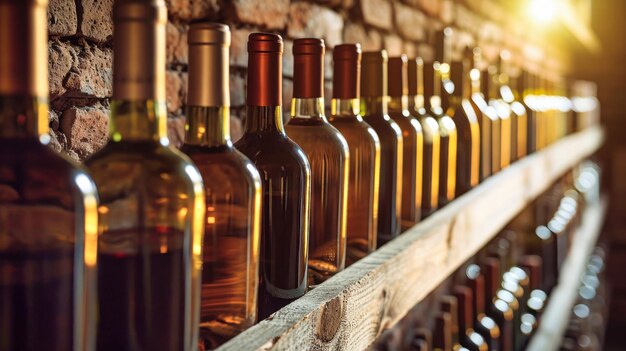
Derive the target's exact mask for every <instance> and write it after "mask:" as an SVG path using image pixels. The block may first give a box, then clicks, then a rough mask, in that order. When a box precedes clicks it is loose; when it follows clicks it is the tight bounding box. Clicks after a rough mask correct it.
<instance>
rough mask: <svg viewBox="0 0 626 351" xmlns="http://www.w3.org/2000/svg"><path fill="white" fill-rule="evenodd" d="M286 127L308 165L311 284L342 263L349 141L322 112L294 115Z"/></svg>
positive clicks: (332, 271) (344, 251) (325, 276)
mask: <svg viewBox="0 0 626 351" xmlns="http://www.w3.org/2000/svg"><path fill="white" fill-rule="evenodd" d="M304 102H305V101H302V103H304ZM285 130H286V132H287V135H288V136H289V137H290V138H291V139H292V140H293V141H294V142H295V143H296V144H298V146H300V147H301V148H302V150H303V151H304V153H305V154H306V157H307V159H308V161H309V165H310V167H311V209H310V221H309V223H310V229H309V259H308V262H309V277H308V284H309V286H311V287H312V286H316V285H318V284H320V283H322V282H323V281H325V280H326V279H328V278H329V277H331V276H332V275H334V274H335V273H337V272H339V271H341V270H342V269H343V268H344V267H345V261H346V215H347V212H346V207H347V191H348V176H349V167H350V159H349V154H348V145H347V142H346V141H345V139H344V138H343V136H342V135H341V133H340V132H339V131H338V130H337V129H335V128H334V127H333V126H332V125H330V124H329V123H328V121H326V118H325V117H323V116H320V117H311V118H301V117H298V116H295V117H293V118H292V119H291V120H289V122H288V123H287V125H286V126H285Z"/></svg>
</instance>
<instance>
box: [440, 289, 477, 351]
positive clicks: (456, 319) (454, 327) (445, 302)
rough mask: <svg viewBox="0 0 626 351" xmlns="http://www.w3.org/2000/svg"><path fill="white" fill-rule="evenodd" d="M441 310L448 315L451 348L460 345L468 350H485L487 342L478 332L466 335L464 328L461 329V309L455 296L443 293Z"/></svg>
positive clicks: (457, 348) (459, 346) (454, 348)
mask: <svg viewBox="0 0 626 351" xmlns="http://www.w3.org/2000/svg"><path fill="white" fill-rule="evenodd" d="M441 311H442V312H445V313H448V314H449V315H450V334H451V336H452V349H453V350H459V349H460V348H461V347H464V348H466V349H467V350H469V351H487V344H486V343H485V340H484V339H483V337H482V336H480V335H479V334H469V335H467V334H466V333H465V332H466V330H465V329H461V319H462V318H463V317H464V316H462V313H461V311H460V310H459V304H458V300H457V298H456V296H454V295H444V296H442V297H441Z"/></svg>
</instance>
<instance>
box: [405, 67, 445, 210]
mask: <svg viewBox="0 0 626 351" xmlns="http://www.w3.org/2000/svg"><path fill="white" fill-rule="evenodd" d="M408 76H409V79H408V81H409V89H408V93H409V99H410V100H412V101H413V113H414V115H415V116H417V119H418V121H419V122H420V125H421V126H422V134H423V136H424V152H423V162H422V201H421V204H422V208H421V218H422V219H423V218H426V217H428V216H429V215H430V214H431V213H432V212H433V211H435V210H436V209H437V205H438V202H439V162H440V152H441V138H440V135H439V124H437V121H436V120H435V119H434V118H433V117H431V116H430V115H429V112H428V111H427V110H426V106H425V104H424V61H423V60H422V59H421V58H420V57H418V58H416V59H414V60H409V64H408Z"/></svg>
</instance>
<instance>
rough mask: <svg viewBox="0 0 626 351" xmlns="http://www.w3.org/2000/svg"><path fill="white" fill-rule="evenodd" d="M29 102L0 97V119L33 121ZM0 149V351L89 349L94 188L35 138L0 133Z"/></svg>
mask: <svg viewBox="0 0 626 351" xmlns="http://www.w3.org/2000/svg"><path fill="white" fill-rule="evenodd" d="M20 100H21V101H22V102H23V103H25V104H20V102H18V101H20ZM29 100H30V99H23V98H22V97H17V96H15V97H7V96H0V119H9V118H16V117H17V116H18V115H21V116H27V118H32V117H35V116H36V112H35V111H34V110H29V107H30V106H32V107H34V106H36V105H37V103H36V102H34V101H32V100H30V101H29ZM20 105H21V106H20ZM22 107H24V109H23V108H22ZM46 107H47V106H46ZM46 111H47V108H46ZM44 117H45V118H47V116H44ZM0 147H2V149H3V150H5V151H4V152H2V153H1V154H0V189H2V191H1V193H2V194H3V195H2V196H1V197H0V227H1V228H3V229H2V233H0V237H2V238H1V240H2V242H3V245H2V246H3V248H2V249H0V257H1V258H0V269H1V270H2V271H4V272H10V274H4V275H3V276H2V278H0V310H1V311H3V312H2V317H1V318H0V333H2V335H3V340H2V343H1V345H0V350H7V351H8V350H36V349H38V348H40V347H41V345H46V348H47V349H50V350H70V349H85V350H92V349H93V346H94V344H93V338H94V321H95V316H94V314H95V310H94V303H95V298H96V294H95V279H96V274H95V270H96V260H97V252H96V251H97V195H96V189H95V186H94V185H93V182H92V180H91V178H90V177H89V175H87V173H86V172H85V171H84V170H83V169H82V168H81V167H80V166H78V165H76V164H74V163H73V162H71V161H69V160H67V159H65V158H64V157H61V156H59V155H57V154H56V153H55V152H54V151H53V150H52V149H50V148H49V147H48V146H47V145H43V144H42V143H41V142H40V141H39V139H37V138H36V137H34V136H33V137H32V138H30V139H27V138H15V139H12V138H5V137H4V136H3V137H0ZM33 219H36V220H35V221H33Z"/></svg>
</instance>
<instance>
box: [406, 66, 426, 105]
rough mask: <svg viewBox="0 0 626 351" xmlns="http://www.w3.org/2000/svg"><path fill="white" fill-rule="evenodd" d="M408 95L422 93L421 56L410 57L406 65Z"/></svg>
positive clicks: (422, 68)
mask: <svg viewBox="0 0 626 351" xmlns="http://www.w3.org/2000/svg"><path fill="white" fill-rule="evenodd" d="M407 72H408V88H407V93H408V95H409V96H415V95H424V61H423V60H422V58H421V57H418V58H416V59H411V60H409V62H408V65H407Z"/></svg>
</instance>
